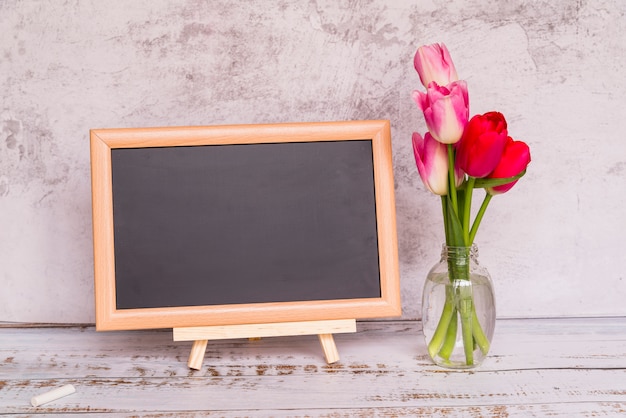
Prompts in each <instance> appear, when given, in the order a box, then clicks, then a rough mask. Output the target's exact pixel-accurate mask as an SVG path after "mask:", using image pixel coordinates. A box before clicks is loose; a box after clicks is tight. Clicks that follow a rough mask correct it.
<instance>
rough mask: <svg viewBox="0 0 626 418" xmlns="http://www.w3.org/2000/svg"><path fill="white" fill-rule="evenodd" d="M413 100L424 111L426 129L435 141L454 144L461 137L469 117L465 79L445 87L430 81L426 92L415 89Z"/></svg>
mask: <svg viewBox="0 0 626 418" xmlns="http://www.w3.org/2000/svg"><path fill="white" fill-rule="evenodd" d="M413 100H415V103H417V105H418V106H419V108H420V109H422V112H424V119H425V120H426V125H427V126H428V130H429V131H430V133H431V134H432V136H433V137H434V138H435V139H436V140H437V141H439V142H441V143H444V144H454V143H456V142H458V141H459V140H460V139H461V136H462V135H463V130H464V129H465V125H466V124H467V119H468V117H469V97H468V94H467V84H466V83H465V81H455V82H453V83H450V84H449V85H448V86H446V87H443V86H440V85H438V84H437V83H436V82H432V83H431V84H430V85H429V86H428V91H427V92H426V93H422V92H420V91H417V90H415V91H414V92H413Z"/></svg>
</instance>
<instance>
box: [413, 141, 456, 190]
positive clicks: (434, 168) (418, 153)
mask: <svg viewBox="0 0 626 418" xmlns="http://www.w3.org/2000/svg"><path fill="white" fill-rule="evenodd" d="M413 154H414V155H415V163H416V164H417V171H418V172H419V174H420V177H421V178H422V182H424V186H426V188H427V189H428V190H429V191H431V192H432V193H435V194H438V195H440V196H444V195H446V194H448V149H447V147H446V146H445V145H444V144H442V143H441V142H438V141H437V140H435V138H433V137H432V135H431V134H430V133H428V132H426V135H424V137H423V138H422V136H421V135H420V134H418V133H417V132H414V133H413Z"/></svg>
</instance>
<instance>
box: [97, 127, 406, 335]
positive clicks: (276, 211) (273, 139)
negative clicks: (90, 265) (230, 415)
mask: <svg viewBox="0 0 626 418" xmlns="http://www.w3.org/2000/svg"><path fill="white" fill-rule="evenodd" d="M91 147H92V195H93V208H94V210H93V213H94V265H95V290H96V325H97V328H98V329H102V330H111V329H142V328H170V327H172V328H174V327H186V326H207V325H232V324H243V323H267V322H285V321H294V320H295V321H307V320H320V319H348V318H363V317H379V316H395V315H398V314H399V311H400V298H399V283H398V282H399V279H398V267H397V248H396V247H397V244H396V235H395V208H394V198H393V174H392V169H391V152H390V149H391V148H390V134H389V123H388V121H358V122H326V123H301V124H274V125H237V126H213V127H180V128H137V129H99V130H92V131H91Z"/></svg>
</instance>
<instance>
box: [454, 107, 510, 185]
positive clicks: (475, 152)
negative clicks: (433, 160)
mask: <svg viewBox="0 0 626 418" xmlns="http://www.w3.org/2000/svg"><path fill="white" fill-rule="evenodd" d="M507 136H508V135H507V125H506V120H505V119H504V116H503V115H502V113H499V112H488V113H485V114H484V115H476V116H474V117H472V118H471V119H470V121H469V122H468V123H467V126H466V127H465V132H464V133H463V137H462V138H461V141H459V143H458V144H457V153H456V165H458V166H459V167H460V168H461V169H462V170H463V171H464V172H466V173H467V174H468V175H469V176H471V177H476V178H482V177H486V176H487V175H489V173H491V172H492V171H493V170H494V169H495V168H496V166H497V165H498V163H499V162H500V158H501V157H502V152H503V151H504V147H505V145H506V143H507Z"/></svg>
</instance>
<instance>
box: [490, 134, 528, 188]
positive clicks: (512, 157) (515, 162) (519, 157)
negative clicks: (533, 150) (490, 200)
mask: <svg viewBox="0 0 626 418" xmlns="http://www.w3.org/2000/svg"><path fill="white" fill-rule="evenodd" d="M529 163H530V148H529V147H528V145H526V143H524V142H522V141H514V140H513V138H511V137H508V138H507V142H506V146H505V148H504V152H503V153H502V158H500V162H499V163H498V165H497V166H496V168H495V169H494V170H493V171H492V172H491V173H490V174H489V175H488V176H487V177H489V178H494V179H502V178H507V177H513V176H516V175H518V174H520V173H521V172H522V171H524V170H525V169H526V167H527V166H528V164H529ZM515 183H517V180H515V181H512V182H511V183H506V184H503V185H501V186H494V187H488V188H487V192H488V193H489V194H492V195H494V194H501V193H505V192H508V191H509V190H510V189H511V187H513V186H514V185H515Z"/></svg>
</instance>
